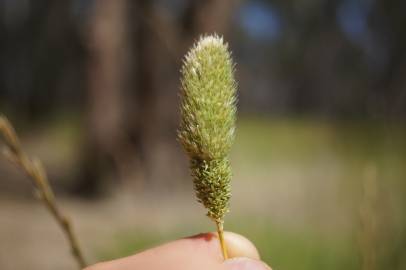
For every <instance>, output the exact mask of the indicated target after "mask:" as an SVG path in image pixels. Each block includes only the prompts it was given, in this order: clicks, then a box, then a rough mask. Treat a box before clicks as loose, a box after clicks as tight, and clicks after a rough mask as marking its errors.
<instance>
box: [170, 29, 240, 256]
mask: <svg viewBox="0 0 406 270" xmlns="http://www.w3.org/2000/svg"><path fill="white" fill-rule="evenodd" d="M181 73H182V79H181V83H182V87H181V122H180V127H179V131H178V137H179V141H180V142H181V144H182V145H183V147H184V149H185V151H186V153H187V155H188V156H189V158H190V168H191V174H192V176H193V181H194V188H195V191H196V196H197V198H198V201H199V202H200V203H202V204H203V205H204V206H205V207H206V208H207V216H208V217H209V218H210V219H212V220H213V221H214V222H215V223H216V225H217V231H218V235H219V240H220V244H221V249H222V252H223V257H224V259H227V257H228V256H227V249H226V246H225V244H224V237H223V224H224V215H225V214H226V213H227V212H228V211H229V201H230V197H231V191H230V179H231V167H230V161H229V157H228V156H229V152H230V148H231V145H232V144H233V141H234V130H235V121H236V89H237V87H236V82H235V79H234V63H233V61H232V59H231V54H230V52H229V51H228V45H227V44H226V43H224V42H223V38H222V37H219V36H217V35H208V36H202V37H201V38H200V40H199V41H198V42H197V43H196V44H195V45H194V46H193V48H192V49H191V50H190V51H189V52H188V54H187V55H186V57H185V60H184V63H183V67H182V69H181Z"/></svg>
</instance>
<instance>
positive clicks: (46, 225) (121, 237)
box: [0, 0, 406, 270]
mask: <svg viewBox="0 0 406 270" xmlns="http://www.w3.org/2000/svg"><path fill="white" fill-rule="evenodd" d="M405 10H406V4H405V2H403V1H400V0H399V1H395V0H394V1H383V0H381V1H379V0H358V1H357V0H330V1H322V0H292V1H283V0H274V1H265V0H251V1H248V0H247V1H243V0H206V1H188V0H173V1H170V0H154V1H152V0H151V1H148V0H114V1H113V0H92V1H91V0H66V1H49V0H36V1H30V0H18V1H15V0H0V40H1V42H0V59H1V61H0V112H1V113H3V114H5V115H6V116H7V117H8V118H9V119H10V120H11V121H12V122H13V124H14V125H15V127H16V129H17V131H18V133H19V134H20V136H21V137H22V141H23V143H24V147H25V148H26V150H27V152H28V153H29V154H30V155H33V156H37V157H39V158H40V159H41V160H42V161H43V162H44V163H45V165H46V168H47V171H48V173H49V178H50V181H51V184H52V186H53V188H54V189H55V192H56V194H57V197H58V199H59V202H60V205H61V207H62V208H63V209H64V210H65V211H66V212H67V213H68V215H69V216H70V217H71V218H72V220H73V222H74V225H75V229H76V231H77V234H78V236H79V238H80V242H81V244H82V246H83V248H84V250H85V255H86V257H87V258H88V260H89V261H90V262H91V263H94V262H97V261H100V260H108V259H113V258H118V257H121V256H125V255H130V254H134V253H135V252H137V251H140V250H143V249H145V248H149V247H151V246H154V245H157V244H160V243H164V242H166V241H169V240H172V239H176V238H179V237H183V236H187V235H192V234H196V233H199V232H202V231H213V230H214V225H213V224H212V223H211V222H210V221H209V219H208V218H206V217H205V216H204V215H205V210H204V209H203V207H202V206H201V205H199V204H198V203H197V202H196V200H195V198H194V194H193V187H192V181H191V177H190V176H189V172H188V168H187V167H188V165H187V159H186V156H185V155H184V153H183V152H182V149H181V147H180V145H179V144H178V143H177V141H176V129H177V125H178V103H179V100H178V90H179V75H180V74H179V68H180V65H181V63H182V57H183V55H184V54H185V53H186V51H187V49H188V48H189V47H190V46H191V45H192V44H193V42H194V41H195V40H196V39H197V38H198V37H199V35H200V34H203V33H213V32H216V33H218V34H221V35H223V36H224V38H225V40H226V41H227V42H229V45H230V48H231V50H232V51H233V57H234V59H235V61H236V63H237V73H236V76H237V80H238V82H239V104H238V107H239V118H238V127H237V138H236V143H235V145H234V148H233V152H232V155H231V160H232V166H233V172H234V176H233V186H232V189H233V197H232V202H231V203H232V205H231V212H230V213H229V214H228V216H227V217H226V224H225V226H226V229H227V230H232V231H235V232H238V233H241V234H243V235H245V236H247V237H248V238H250V239H251V240H252V241H253V242H254V243H255V244H256V245H257V246H258V248H259V250H260V253H261V255H262V257H263V259H264V260H265V261H266V262H268V263H269V264H270V265H271V266H272V267H273V268H274V269H280V270H290V269H291V270H293V269H303V270H306V269H312V270H317V269H330V270H333V269H347V270H350V269H360V270H375V269H393V270H401V269H406V214H405V212H406V196H405V195H406V121H405V118H406V16H405V13H404V12H405ZM0 180H1V181H0V213H1V214H0V269H2V270H14V269H32V270H36V269H41V270H48V269H49V270H51V269H61V270H65V269H66V270H68V269H75V267H76V265H75V262H74V261H73V260H72V258H71V256H70V254H69V250H68V246H67V242H66V239H64V236H63V234H62V232H61V231H60V230H59V228H58V227H57V226H56V223H55V222H54V220H53V219H52V218H51V216H50V215H49V214H48V212H47V211H46V209H44V207H43V206H42V205H41V203H40V202H38V201H37V200H36V199H35V197H34V196H33V192H32V185H31V183H30V181H29V179H26V177H25V176H24V175H23V174H22V173H21V172H20V171H19V170H17V169H16V168H15V167H14V166H12V165H10V164H9V163H8V162H7V161H6V160H5V159H3V158H2V159H0Z"/></svg>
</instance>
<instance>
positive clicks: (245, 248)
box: [224, 232, 260, 260]
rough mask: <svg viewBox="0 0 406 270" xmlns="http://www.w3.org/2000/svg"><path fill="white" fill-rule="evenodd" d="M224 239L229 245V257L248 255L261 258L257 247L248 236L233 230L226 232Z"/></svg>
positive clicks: (255, 258)
mask: <svg viewBox="0 0 406 270" xmlns="http://www.w3.org/2000/svg"><path fill="white" fill-rule="evenodd" d="M224 240H225V242H226V245H227V251H228V257H229V258H238V257H246V258H250V259H253V260H259V259H260V255H259V252H258V250H257V248H256V247H255V245H254V244H253V243H252V242H251V241H250V240H248V239H247V238H246V237H244V236H242V235H240V234H237V233H233V232H224Z"/></svg>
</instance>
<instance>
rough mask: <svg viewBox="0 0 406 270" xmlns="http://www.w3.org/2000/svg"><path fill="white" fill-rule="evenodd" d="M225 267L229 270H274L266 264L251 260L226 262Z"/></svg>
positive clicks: (240, 259)
mask: <svg viewBox="0 0 406 270" xmlns="http://www.w3.org/2000/svg"><path fill="white" fill-rule="evenodd" d="M224 266H225V268H226V269H227V270H272V269H271V268H270V267H269V266H268V265H267V264H265V263H264V262H261V261H259V260H253V259H250V258H234V259H230V260H226V261H225V262H224Z"/></svg>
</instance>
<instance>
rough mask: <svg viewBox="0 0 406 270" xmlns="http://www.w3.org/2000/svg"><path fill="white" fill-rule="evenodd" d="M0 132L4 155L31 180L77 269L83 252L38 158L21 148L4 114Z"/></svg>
mask: <svg viewBox="0 0 406 270" xmlns="http://www.w3.org/2000/svg"><path fill="white" fill-rule="evenodd" d="M0 133H1V134H3V137H4V142H5V145H6V148H5V149H4V151H3V153H4V155H5V156H6V157H7V158H8V160H10V161H11V162H12V163H14V164H15V165H17V167H19V168H21V169H22V170H23V171H24V172H25V173H26V175H27V176H28V177H29V178H30V179H31V180H32V182H33V184H34V186H35V188H36V194H37V195H38V198H39V199H40V200H41V201H42V202H43V203H44V204H45V206H46V208H47V209H48V210H49V212H50V213H51V214H52V216H53V217H54V218H55V219H56V221H57V223H58V224H59V226H60V227H61V229H62V231H63V232H64V234H65V236H66V237H67V239H68V241H69V244H70V247H71V252H72V255H73V257H74V258H75V260H76V261H77V263H78V265H79V269H82V268H84V267H85V266H86V262H85V259H84V257H83V252H82V251H81V249H80V246H79V243H78V240H77V238H76V236H75V234H74V232H73V228H72V224H71V222H70V220H69V219H68V218H67V216H66V215H64V214H63V213H62V212H61V211H60V209H59V207H58V206H57V203H56V200H55V196H54V193H53V191H52V188H51V186H50V185H49V182H48V178H47V174H46V172H45V169H44V167H43V165H42V163H41V162H40V161H39V160H38V159H31V158H30V157H29V156H28V155H27V154H26V153H25V152H24V151H23V149H22V146H21V143H20V140H19V139H18V136H17V134H16V132H15V130H14V128H13V126H12V125H11V123H10V122H9V121H8V120H7V118H6V117H5V116H2V115H0Z"/></svg>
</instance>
